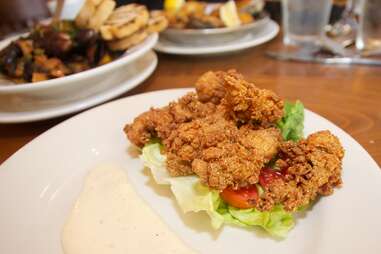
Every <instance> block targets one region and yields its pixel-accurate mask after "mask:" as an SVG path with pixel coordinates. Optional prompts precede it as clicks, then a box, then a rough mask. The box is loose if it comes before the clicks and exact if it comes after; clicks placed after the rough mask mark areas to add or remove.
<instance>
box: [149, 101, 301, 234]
mask: <svg viewBox="0 0 381 254" xmlns="http://www.w3.org/2000/svg"><path fill="white" fill-rule="evenodd" d="M284 110H285V112H284V117H283V118H282V120H281V121H279V123H278V127H279V128H280V129H281V132H282V135H283V137H284V138H285V139H286V140H294V141H297V140H299V139H300V138H302V136H303V120H304V107H303V104H302V103H300V102H296V103H294V104H292V103H286V104H285V108H284ZM161 149H162V146H161V144H160V142H159V141H158V140H156V141H154V142H151V143H150V144H147V145H146V146H145V147H144V148H143V149H142V155H141V159H142V160H143V161H144V165H145V166H146V167H148V168H149V169H150V170H151V172H152V175H153V177H154V179H155V181H156V182H157V183H158V184H165V185H169V186H170V188H171V190H172V192H173V194H174V196H175V198H176V200H177V203H178V204H179V206H180V208H181V209H182V210H183V212H184V213H187V212H201V211H203V212H206V213H207V214H208V215H209V217H210V219H211V225H212V227H213V228H215V229H218V228H220V227H221V226H223V225H224V224H231V225H236V226H240V227H245V228H254V227H256V226H259V227H261V228H263V229H264V230H266V231H267V232H268V233H269V234H270V235H272V236H274V237H279V238H284V237H286V236H287V233H288V232H289V231H290V230H291V229H292V228H293V226H294V217H293V215H292V213H290V212H286V211H285V210H284V209H283V208H282V206H281V205H278V206H275V207H274V208H273V210H271V211H266V212H261V211H258V210H256V209H254V208H252V209H237V208H234V207H232V206H229V205H228V204H226V203H225V202H224V201H223V200H222V199H221V198H220V195H219V193H218V191H216V190H211V189H209V188H208V187H206V186H204V185H202V184H201V183H200V181H199V179H198V177H197V176H185V177H171V176H169V174H168V172H167V170H166V168H165V160H166V157H165V155H163V154H162V153H161Z"/></svg>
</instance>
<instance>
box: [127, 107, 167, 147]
mask: <svg viewBox="0 0 381 254" xmlns="http://www.w3.org/2000/svg"><path fill="white" fill-rule="evenodd" d="M173 125H174V124H173V116H172V115H171V114H170V113H169V110H168V107H164V108H162V109H154V108H151V109H150V110H149V111H147V112H144V113H143V114H141V115H139V116H138V117H136V118H135V119H134V121H133V123H132V124H127V125H126V126H125V127H124V132H125V133H126V135H127V137H128V139H129V140H130V141H131V142H132V143H133V144H135V145H136V146H138V147H143V146H144V145H145V144H147V143H148V142H149V141H150V140H151V139H152V138H156V137H158V138H161V139H166V138H167V137H168V136H169V134H170V132H171V129H172V128H173V127H174V126H173Z"/></svg>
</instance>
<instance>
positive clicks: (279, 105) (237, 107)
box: [223, 70, 283, 127]
mask: <svg viewBox="0 0 381 254" xmlns="http://www.w3.org/2000/svg"><path fill="white" fill-rule="evenodd" d="M223 79H224V81H225V82H224V87H225V90H226V94H225V97H224V101H223V104H224V105H225V107H226V108H227V111H228V112H229V113H230V115H231V116H232V117H233V118H234V119H235V120H236V121H243V122H249V121H254V122H257V123H258V124H259V125H261V126H263V127H268V126H271V125H273V124H274V123H276V122H277V121H278V120H280V119H281V118H282V116H283V101H282V100H281V99H280V98H279V97H278V96H277V95H276V94H275V93H274V92H272V91H270V90H266V89H260V88H258V87H256V86H255V85H254V84H252V83H250V82H248V81H246V80H245V79H244V78H243V76H242V75H241V74H239V73H237V72H236V71H234V70H232V71H229V72H228V73H225V75H223Z"/></svg>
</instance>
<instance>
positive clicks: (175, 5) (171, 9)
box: [164, 0, 185, 12]
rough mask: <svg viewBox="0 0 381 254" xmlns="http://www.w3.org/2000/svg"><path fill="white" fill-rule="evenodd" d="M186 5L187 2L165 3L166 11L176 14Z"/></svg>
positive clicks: (180, 0)
mask: <svg viewBox="0 0 381 254" xmlns="http://www.w3.org/2000/svg"><path fill="white" fill-rule="evenodd" d="M184 3H185V0H165V1H164V10H166V11H168V12H176V11H178V10H179V9H180V8H181V6H183V4H184Z"/></svg>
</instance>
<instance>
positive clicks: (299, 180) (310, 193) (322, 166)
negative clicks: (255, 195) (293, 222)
mask: <svg viewBox="0 0 381 254" xmlns="http://www.w3.org/2000/svg"><path fill="white" fill-rule="evenodd" d="M279 156H280V159H279V160H278V161H277V165H278V166H279V167H281V168H283V169H286V172H287V173H286V174H285V183H284V184H285V185H286V186H283V187H282V190H283V191H280V192H279V193H278V194H276V195H275V196H276V197H274V198H275V199H277V201H278V202H279V201H280V202H281V203H283V205H284V207H285V209H286V210H295V209H297V208H298V207H300V206H303V205H307V204H308V203H310V201H311V200H313V199H315V198H316V196H317V195H318V194H321V195H329V194H331V193H332V192H333V188H334V187H337V186H340V185H341V183H342V181H341V163H342V158H343V156H344V149H343V147H342V146H341V144H340V141H339V140H338V138H337V137H335V136H334V135H332V134H331V133H330V132H329V131H320V132H316V133H314V134H311V135H310V136H309V137H308V138H307V139H306V140H302V141H300V142H298V143H294V142H285V143H283V144H282V145H281V147H280V154H279ZM270 192H271V191H270ZM273 194H274V193H273Z"/></svg>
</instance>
